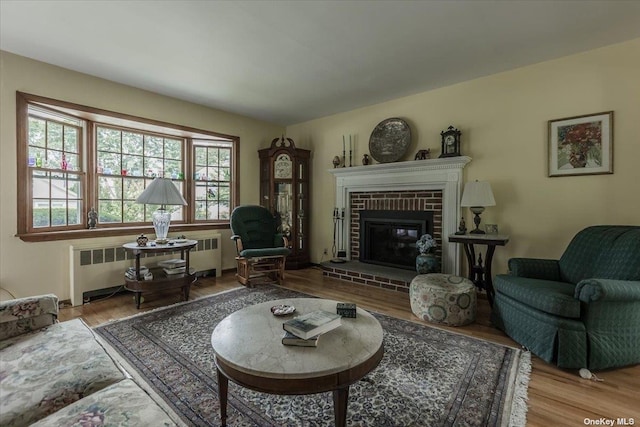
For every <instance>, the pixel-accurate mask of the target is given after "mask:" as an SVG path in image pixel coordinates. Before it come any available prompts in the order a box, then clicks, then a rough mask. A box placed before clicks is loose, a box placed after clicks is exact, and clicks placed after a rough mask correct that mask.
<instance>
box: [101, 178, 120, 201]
mask: <svg viewBox="0 0 640 427" xmlns="http://www.w3.org/2000/svg"><path fill="white" fill-rule="evenodd" d="M98 198H99V199H109V200H121V199H122V178H116V177H113V178H112V177H106V176H101V177H100V178H98Z"/></svg>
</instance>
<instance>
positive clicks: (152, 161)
mask: <svg viewBox="0 0 640 427" xmlns="http://www.w3.org/2000/svg"><path fill="white" fill-rule="evenodd" d="M144 170H145V174H144V176H146V177H147V178H155V177H156V176H163V174H164V167H163V165H162V159H157V158H152V157H145V159H144Z"/></svg>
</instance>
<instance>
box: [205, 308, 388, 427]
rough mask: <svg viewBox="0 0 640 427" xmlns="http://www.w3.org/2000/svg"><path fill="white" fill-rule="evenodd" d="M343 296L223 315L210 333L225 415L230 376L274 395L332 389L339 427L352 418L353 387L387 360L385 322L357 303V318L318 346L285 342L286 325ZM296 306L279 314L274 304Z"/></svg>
mask: <svg viewBox="0 0 640 427" xmlns="http://www.w3.org/2000/svg"><path fill="white" fill-rule="evenodd" d="M337 303H338V301H332V300H323V299H317V298H291V299H282V300H275V301H268V302H264V303H261V304H256V305H253V306H250V307H246V308H243V309H242V310H238V311H236V312H235V313H232V314H230V315H229V316H227V317H226V318H224V319H223V320H222V321H221V322H220V323H218V325H217V326H216V328H215V329H214V331H213V334H212V335H211V345H212V346H213V352H214V354H215V360H216V367H217V371H218V391H219V394H220V418H221V422H222V425H223V426H225V425H226V421H227V393H228V385H229V380H231V381H233V382H235V383H237V384H239V385H241V386H243V387H246V388H249V389H252V390H256V391H260V392H264V393H272V394H314V393H321V392H326V391H332V392H333V404H334V413H335V423H336V426H344V425H345V423H346V417H347V401H348V398H349V386H350V385H351V384H353V383H355V382H357V381H359V380H360V379H361V378H362V377H364V376H365V375H367V374H368V373H369V372H371V371H372V370H373V369H374V368H375V367H376V366H378V364H379V363H380V360H382V356H383V354H384V349H383V345H382V326H380V322H378V320H377V319H376V318H375V317H373V316H372V315H371V314H369V313H367V312H366V311H365V310H363V309H361V308H358V309H357V317H356V318H346V317H343V318H342V325H341V326H340V327H338V328H336V329H334V330H332V331H329V332H327V333H325V334H323V335H321V336H320V339H319V341H318V346H317V347H295V346H286V345H283V344H282V343H281V339H282V336H283V334H284V330H283V329H282V324H283V323H284V322H285V321H286V320H289V319H291V318H293V317H295V316H299V315H301V314H305V313H309V312H311V311H315V310H325V311H329V312H332V313H335V311H336V304H337ZM279 304H287V305H293V306H294V307H295V308H296V311H295V313H293V314H292V315H289V316H283V317H276V316H274V315H272V314H271V310H270V309H271V307H272V306H274V305H279Z"/></svg>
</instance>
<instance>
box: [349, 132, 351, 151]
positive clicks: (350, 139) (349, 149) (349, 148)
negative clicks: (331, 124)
mask: <svg viewBox="0 0 640 427" xmlns="http://www.w3.org/2000/svg"><path fill="white" fill-rule="evenodd" d="M349 151H351V134H349Z"/></svg>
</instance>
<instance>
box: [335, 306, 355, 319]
mask: <svg viewBox="0 0 640 427" xmlns="http://www.w3.org/2000/svg"><path fill="white" fill-rule="evenodd" d="M336 313H338V314H339V315H340V316H342V317H352V318H355V317H356V305H355V304H353V303H349V302H339V303H338V304H336Z"/></svg>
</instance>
